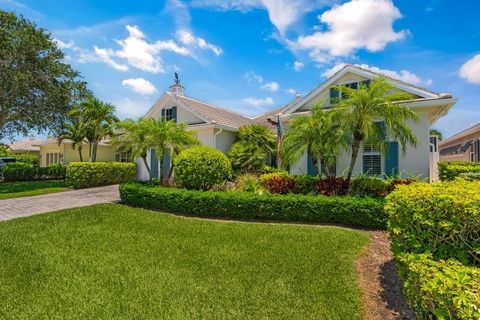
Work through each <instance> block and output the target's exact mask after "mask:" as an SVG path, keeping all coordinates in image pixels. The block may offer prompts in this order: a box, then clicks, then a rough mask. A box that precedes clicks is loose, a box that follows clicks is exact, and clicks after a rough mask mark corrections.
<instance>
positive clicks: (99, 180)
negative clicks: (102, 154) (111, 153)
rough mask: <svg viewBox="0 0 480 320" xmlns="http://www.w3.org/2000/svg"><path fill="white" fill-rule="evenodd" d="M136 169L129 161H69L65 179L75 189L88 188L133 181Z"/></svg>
mask: <svg viewBox="0 0 480 320" xmlns="http://www.w3.org/2000/svg"><path fill="white" fill-rule="evenodd" d="M136 171H137V168H136V165H135V163H131V162H70V163H69V164H68V165H67V172H66V179H67V183H68V184H69V185H71V186H72V187H74V188H75V189H81V188H90V187H97V186H105V185H110V184H117V183H121V182H126V181H133V180H135V178H136Z"/></svg>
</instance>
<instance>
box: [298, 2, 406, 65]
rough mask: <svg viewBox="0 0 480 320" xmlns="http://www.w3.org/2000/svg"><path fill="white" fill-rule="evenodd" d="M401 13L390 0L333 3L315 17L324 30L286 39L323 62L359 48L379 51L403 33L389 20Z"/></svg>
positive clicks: (399, 15)
mask: <svg viewBox="0 0 480 320" xmlns="http://www.w3.org/2000/svg"><path fill="white" fill-rule="evenodd" d="M400 18H402V14H401V13H400V11H399V10H398V8H397V7H395V6H394V4H393V3H392V1H391V0H352V1H350V2H346V3H344V4H342V5H335V6H334V7H333V8H331V9H330V10H327V11H325V12H324V13H322V14H321V15H320V16H319V17H318V19H319V21H320V23H321V24H322V27H324V28H323V29H326V30H325V31H316V32H314V33H313V34H311V35H307V36H300V37H299V38H298V39H297V40H296V41H289V44H290V46H291V47H292V48H293V49H297V50H298V49H299V50H307V51H309V55H310V57H311V58H312V59H314V60H316V61H318V62H320V63H324V62H327V61H329V60H331V59H332V57H339V56H349V55H351V54H353V53H354V52H355V51H357V50H359V49H366V50H368V51H371V52H375V51H380V50H383V49H384V48H385V46H386V45H387V44H388V43H390V42H395V41H399V40H401V39H403V38H405V36H406V35H407V31H406V30H401V31H398V32H397V31H395V30H394V29H393V23H394V22H395V21H396V20H397V19H400Z"/></svg>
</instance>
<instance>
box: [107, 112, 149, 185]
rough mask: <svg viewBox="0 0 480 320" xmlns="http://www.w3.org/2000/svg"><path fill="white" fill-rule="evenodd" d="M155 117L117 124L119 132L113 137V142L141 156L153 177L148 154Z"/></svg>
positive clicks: (136, 155) (134, 155)
mask: <svg viewBox="0 0 480 320" xmlns="http://www.w3.org/2000/svg"><path fill="white" fill-rule="evenodd" d="M152 120H153V119H149V118H140V119H138V121H133V120H130V119H127V120H125V121H123V122H120V123H118V124H117V125H116V128H117V129H118V131H119V133H118V134H117V135H115V136H114V137H113V138H112V144H118V148H119V149H120V150H131V153H132V156H133V157H134V158H135V157H140V158H141V159H142V161H143V164H144V165H145V168H146V169H147V172H148V176H149V178H150V179H152V176H151V168H150V166H149V165H148V161H147V154H148V150H149V149H150V148H151V147H152V145H151V135H152V128H153V122H152Z"/></svg>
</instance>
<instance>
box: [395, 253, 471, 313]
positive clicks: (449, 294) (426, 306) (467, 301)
mask: <svg viewBox="0 0 480 320" xmlns="http://www.w3.org/2000/svg"><path fill="white" fill-rule="evenodd" d="M398 260H399V268H400V273H401V274H402V275H403V278H404V282H403V286H404V289H405V293H406V295H407V297H408V299H409V301H410V305H411V306H412V307H413V308H414V309H415V311H416V314H417V317H418V318H419V319H480V268H476V267H468V266H464V265H462V264H461V263H459V262H458V261H455V260H440V261H434V260H432V259H431V257H430V256H429V255H426V254H422V255H418V254H401V255H399V257H398Z"/></svg>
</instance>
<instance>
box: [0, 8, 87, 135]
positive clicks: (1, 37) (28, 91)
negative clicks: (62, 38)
mask: <svg viewBox="0 0 480 320" xmlns="http://www.w3.org/2000/svg"><path fill="white" fill-rule="evenodd" d="M0 44H1V45H0V61H1V63H0V75H1V77H2V80H1V83H0V106H1V107H2V112H1V115H0V136H1V137H5V136H9V137H12V136H14V135H17V134H24V135H26V134H28V132H29V131H30V130H39V131H45V130H49V131H54V132H56V131H57V130H58V129H59V128H60V126H61V125H62V123H63V121H64V119H65V117H66V115H67V114H68V112H69V110H70V109H71V108H72V106H73V105H74V104H76V103H77V102H78V101H79V100H81V99H83V98H84V97H85V96H86V95H87V90H86V89H85V87H86V86H85V83H84V82H82V81H80V80H79V74H78V72H76V71H74V70H73V69H72V68H71V67H70V65H68V64H66V63H64V55H63V53H62V52H61V51H60V50H59V49H58V47H57V45H56V43H55V41H54V40H53V39H52V37H51V35H50V34H49V33H47V32H46V31H45V30H44V29H42V28H39V27H37V26H36V25H35V24H34V23H32V22H30V21H28V20H26V19H24V18H23V17H17V16H16V15H15V14H13V13H8V12H5V11H1V10H0Z"/></svg>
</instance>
